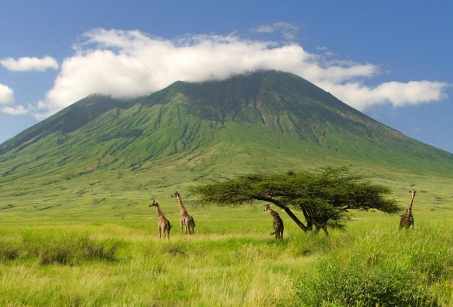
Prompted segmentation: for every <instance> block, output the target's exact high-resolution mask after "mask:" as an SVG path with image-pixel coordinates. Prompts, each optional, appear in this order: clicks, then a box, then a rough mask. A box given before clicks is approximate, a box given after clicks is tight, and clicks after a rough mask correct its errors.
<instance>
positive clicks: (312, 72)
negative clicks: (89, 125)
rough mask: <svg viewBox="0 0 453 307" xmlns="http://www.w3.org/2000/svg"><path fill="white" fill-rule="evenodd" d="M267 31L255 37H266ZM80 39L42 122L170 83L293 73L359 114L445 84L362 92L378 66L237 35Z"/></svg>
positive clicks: (117, 34) (411, 100)
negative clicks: (102, 97)
mask: <svg viewBox="0 0 453 307" xmlns="http://www.w3.org/2000/svg"><path fill="white" fill-rule="evenodd" d="M273 27H274V28H272V27H271V26H270V27H269V28H268V29H266V28H258V29H257V30H256V31H261V32H266V31H272V29H275V27H276V26H275V25H273ZM279 27H281V28H282V27H283V28H284V27H285V25H279ZM82 38H83V41H82V42H81V43H79V44H76V45H75V46H74V50H75V53H74V55H73V56H72V57H69V58H66V59H65V60H64V61H63V63H62V65H61V71H60V73H59V75H58V77H57V79H56V80H55V83H54V86H53V88H52V89H51V90H50V91H49V92H48V93H47V95H46V98H45V99H44V100H42V101H40V102H39V103H38V110H39V112H41V114H40V115H38V116H40V117H43V116H48V115H50V114H52V113H55V112H56V111H58V110H60V109H62V108H64V107H66V106H68V105H70V104H72V103H74V102H75V101H77V100H80V99H82V98H84V97H86V96H88V95H90V94H94V93H98V94H106V95H111V96H113V97H133V96H140V95H146V94H150V93H152V92H155V91H157V90H160V89H162V88H164V87H166V86H168V85H170V84H171V83H173V82H174V81H177V80H182V81H191V82H200V81H204V80H210V79H214V78H216V79H225V78H228V77H230V76H232V75H233V74H237V73H242V72H246V71H254V70H259V69H275V70H282V71H287V72H292V73H294V74H297V75H299V76H301V77H303V78H305V79H307V80H309V81H310V82H313V83H314V84H316V85H318V86H320V87H321V88H323V89H325V90H327V91H329V92H331V93H332V94H333V95H335V96H337V97H338V98H340V99H341V100H342V101H344V102H345V103H348V104H350V105H352V106H353V107H355V108H357V109H359V110H364V109H365V108H367V107H369V106H371V105H372V104H375V103H392V104H393V105H394V106H400V105H404V104H417V103H426V102H430V101H436V100H439V99H442V98H443V97H444V94H443V90H444V88H445V87H446V86H447V84H445V83H442V82H431V81H410V82H407V83H403V82H387V83H383V84H381V85H378V86H376V87H369V86H366V85H364V84H363V82H364V80H366V79H367V78H371V77H373V76H375V75H377V74H379V73H380V67H379V66H376V65H373V64H370V63H357V62H353V61H339V60H330V61H328V60H326V55H325V54H314V53H309V52H307V51H305V50H304V49H303V47H302V46H300V45H299V44H297V43H294V42H288V41H286V42H284V43H280V42H276V41H259V40H251V39H245V38H242V37H240V36H239V35H237V34H231V35H226V36H220V35H193V36H189V35H187V36H184V37H178V38H175V39H172V40H170V39H163V38H156V37H149V36H147V35H145V34H144V33H142V32H140V31H120V30H105V29H95V30H92V31H89V32H87V33H85V34H84V35H83V37H82Z"/></svg>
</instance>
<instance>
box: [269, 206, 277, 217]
mask: <svg viewBox="0 0 453 307" xmlns="http://www.w3.org/2000/svg"><path fill="white" fill-rule="evenodd" d="M269 212H270V213H271V215H272V216H273V217H277V216H279V215H278V213H277V212H276V211H274V210H272V208H270V207H269Z"/></svg>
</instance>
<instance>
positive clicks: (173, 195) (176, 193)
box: [171, 191, 180, 197]
mask: <svg viewBox="0 0 453 307" xmlns="http://www.w3.org/2000/svg"><path fill="white" fill-rule="evenodd" d="M179 196H180V195H179V193H178V191H176V192H175V193H173V194H171V197H179Z"/></svg>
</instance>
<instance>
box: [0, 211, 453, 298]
mask: <svg viewBox="0 0 453 307" xmlns="http://www.w3.org/2000/svg"><path fill="white" fill-rule="evenodd" d="M217 210H218V209H217ZM195 213H197V212H195ZM198 213H199V214H198V215H195V214H194V215H195V217H198V221H199V222H198V223H197V227H201V228H200V231H199V232H198V233H197V234H196V235H194V236H188V235H181V234H179V233H178V232H175V233H174V235H173V236H172V238H171V240H164V239H161V240H159V239H158V236H157V230H156V229H154V227H153V228H151V227H150V225H149V224H139V225H133V224H128V223H124V224H96V225H95V224H80V225H73V226H69V227H68V226H67V225H49V226H43V225H41V226H29V227H26V226H22V227H21V228H20V230H15V228H14V227H12V226H8V227H4V228H2V230H0V250H1V252H0V255H1V256H0V259H1V260H0V305H1V306H375V305H376V304H379V306H449V305H450V304H451V303H453V298H452V290H453V278H452V276H453V274H452V271H453V257H452V256H453V254H452V252H453V251H452V246H453V244H452V243H453V235H452V233H453V232H452V226H450V225H449V224H448V223H447V222H443V223H441V224H440V225H434V224H430V223H425V222H420V223H419V224H420V225H419V226H418V227H416V228H415V230H414V231H401V232H398V231H397V230H396V229H395V228H396V227H397V221H396V223H395V220H396V219H395V218H394V217H384V218H381V219H380V220H379V221H377V222H376V221H374V222H376V223H373V221H370V220H366V219H357V220H356V222H354V224H353V225H351V227H350V228H349V229H348V230H347V232H336V231H333V232H332V233H331V235H330V236H329V237H326V236H325V235H323V234H318V235H314V234H305V233H303V232H301V231H300V230H298V229H297V228H296V226H293V225H292V224H291V223H289V222H288V223H287V225H286V226H287V227H286V229H285V230H286V233H285V240H284V241H283V242H277V241H275V240H274V239H273V238H272V237H271V236H269V235H268V233H269V231H268V230H269V229H268V228H271V227H272V225H271V223H272V221H271V220H269V217H268V215H266V214H263V215H261V214H260V212H257V213H256V214H257V217H258V219H255V220H253V219H251V220H250V221H249V222H247V220H246V221H245V222H244V221H240V220H239V219H238V220H236V221H235V220H234V219H233V223H232V224H230V226H231V227H232V228H235V229H236V230H237V231H236V232H234V231H233V232H231V233H227V232H226V231H225V230H224V226H223V224H222V222H221V221H219V222H218V223H219V229H220V231H216V229H215V227H212V228H208V229H203V224H204V223H207V220H205V219H204V218H203V216H202V215H201V212H198ZM208 213H209V212H208ZM211 213H212V212H211ZM239 213H240V214H241V215H244V214H243V213H244V211H242V212H239ZM206 215H207V216H209V214H207V213H206ZM140 225H141V226H140ZM261 225H262V226H261ZM153 226H154V225H153ZM241 230H243V231H242V233H241Z"/></svg>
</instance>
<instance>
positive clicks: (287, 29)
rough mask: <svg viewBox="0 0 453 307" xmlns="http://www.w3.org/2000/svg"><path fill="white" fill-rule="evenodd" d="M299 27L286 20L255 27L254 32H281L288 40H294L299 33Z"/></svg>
mask: <svg viewBox="0 0 453 307" xmlns="http://www.w3.org/2000/svg"><path fill="white" fill-rule="evenodd" d="M297 30H298V29H297V27H296V26H294V25H292V24H290V23H286V22H276V23H273V24H270V25H263V26H259V27H258V28H256V29H253V31H254V32H258V33H275V32H281V33H282V36H283V38H285V39H288V40H294V39H295V38H296V34H297Z"/></svg>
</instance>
